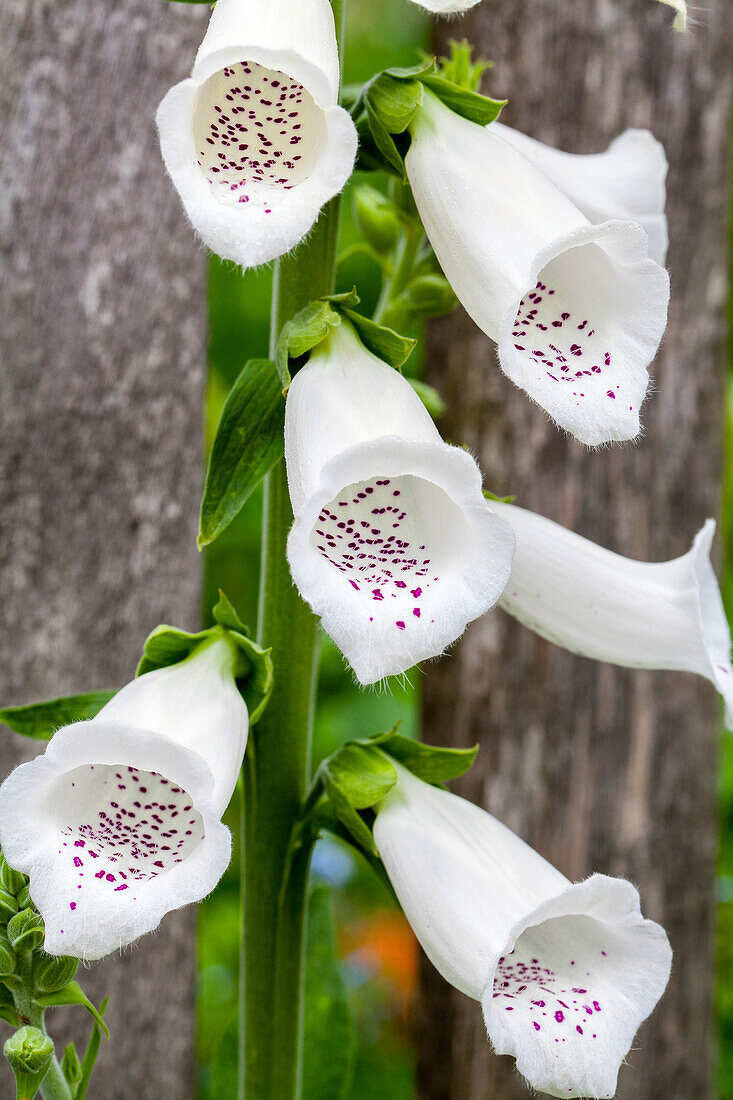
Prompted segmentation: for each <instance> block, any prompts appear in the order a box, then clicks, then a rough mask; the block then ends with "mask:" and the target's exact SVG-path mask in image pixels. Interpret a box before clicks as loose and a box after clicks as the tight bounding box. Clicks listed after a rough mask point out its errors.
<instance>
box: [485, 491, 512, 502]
mask: <svg viewBox="0 0 733 1100" xmlns="http://www.w3.org/2000/svg"><path fill="white" fill-rule="evenodd" d="M483 492H484V497H485V498H486V500H496V501H498V502H499V504H513V503H514V501H515V500H516V499H517V497H516V494H515V495H514V496H508V497H498V496H497V495H496V493H492V492H491V490H490V489H484V491H483Z"/></svg>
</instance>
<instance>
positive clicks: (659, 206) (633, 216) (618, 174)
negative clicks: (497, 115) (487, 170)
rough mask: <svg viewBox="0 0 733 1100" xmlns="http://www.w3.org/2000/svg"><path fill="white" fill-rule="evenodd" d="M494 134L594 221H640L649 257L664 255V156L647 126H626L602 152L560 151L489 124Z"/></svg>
mask: <svg viewBox="0 0 733 1100" xmlns="http://www.w3.org/2000/svg"><path fill="white" fill-rule="evenodd" d="M491 129H492V131H493V133H494V134H495V135H498V136H499V137H500V138H503V140H504V141H508V142H509V144H510V145H511V146H513V147H514V148H515V149H516V150H517V151H518V152H520V153H521V154H522V155H523V156H525V157H526V158H527V160H528V161H530V162H531V163H532V164H533V165H534V166H535V168H539V170H540V171H541V172H542V173H543V174H544V175H545V176H547V178H548V179H549V180H550V182H551V183H554V185H555V187H557V188H558V189H559V190H560V191H562V193H563V194H564V195H567V197H568V198H569V199H570V201H571V202H573V203H575V205H576V206H577V207H578V209H579V210H580V211H581V213H582V214H585V216H586V217H587V218H589V219H590V221H592V222H594V223H598V222H605V221H608V220H609V219H612V218H616V219H619V220H623V221H633V222H638V224H639V225H640V226H641V227H642V228H643V229H644V230H645V231H646V233H647V235H648V237H649V255H650V256H651V258H652V259H653V260H655V261H656V262H657V263H658V264H664V262H665V260H666V258H667V245H668V243H669V236H668V233H667V218H666V217H665V214H664V205H665V199H666V189H665V180H666V178H667V167H668V166H667V158H666V156H665V153H664V146H663V145H661V144H660V142H658V141H657V140H656V138H655V137H654V135H653V134H651V133H650V132H649V130H625V131H624V133H623V134H621V135H620V136H619V137H617V138H616V139H615V141H612V142H611V144H610V145H609V146H608V148H607V149H606V150H605V152H603V153H591V154H586V155H579V154H575V153H563V152H562V151H561V150H560V149H553V147H552V146H551V145H545V144H543V142H541V141H535V140H534V138H531V137H527V136H526V134H522V133H520V132H519V131H518V130H513V129H512V128H511V126H505V125H504V123H502V122H492V123H491Z"/></svg>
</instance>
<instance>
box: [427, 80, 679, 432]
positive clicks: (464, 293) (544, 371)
mask: <svg viewBox="0 0 733 1100" xmlns="http://www.w3.org/2000/svg"><path fill="white" fill-rule="evenodd" d="M405 165H406V169H407V175H408V177H409V180H410V184H411V186H412V190H413V194H414V197H415V202H416V203H417V207H418V210H419V212H420V216H421V218H422V220H423V223H424V225H425V229H426V231H427V234H428V237H429V238H430V243H431V244H432V246H433V248H434V250H435V253H436V255H437V257H438V260H439V261H440V264H441V266H442V268H443V271H444V272H445V275H446V277H447V279H448V281H449V282H450V284H451V286H452V287H453V289H454V290H455V292H456V294H457V295H458V297H459V299H460V300H461V302H462V304H463V305H464V307H465V308H466V310H467V311H468V313H469V314H470V315H471V317H472V318H473V320H474V321H475V322H476V324H477V325H478V326H479V328H481V329H482V330H483V331H484V332H485V333H486V334H487V335H488V336H490V337H491V338H492V339H493V340H496V342H497V344H498V347H499V360H500V363H501V366H502V369H503V370H504V372H505V373H506V374H507V375H508V376H509V377H510V378H511V379H512V381H513V382H515V383H516V384H517V385H518V386H520V387H521V388H522V389H523V390H525V391H526V392H527V393H528V394H529V396H530V397H531V398H532V399H533V400H534V401H536V402H537V403H538V404H539V405H541V406H542V408H543V409H545V410H546V412H547V413H549V415H550V416H551V417H552V418H553V420H555V421H556V422H557V423H558V424H559V425H560V427H562V428H565V429H566V430H567V431H568V432H571V433H572V434H573V435H575V436H576V437H577V438H578V439H579V440H581V442H583V443H587V444H588V445H589V446H595V445H597V444H600V443H606V442H610V441H612V440H624V439H632V438H634V436H636V435H637V434H638V432H639V430H640V421H639V409H640V406H641V403H642V401H643V400H644V395H645V394H646V390H647V386H648V382H649V376H648V374H647V366H648V365H649V363H650V361H651V360H652V358H653V356H654V354H655V352H656V350H657V347H658V345H659V341H660V340H661V337H662V333H663V332H664V328H665V325H666V319H667V303H668V300H669V279H668V277H667V273H666V272H665V271H664V269H663V268H661V267H660V266H659V265H658V264H656V263H654V261H653V260H650V259H649V257H648V255H647V237H646V233H645V232H644V230H643V229H642V228H641V227H640V226H639V225H637V224H635V223H633V222H631V221H607V222H604V223H602V224H600V225H593V224H591V222H590V221H589V219H588V218H587V217H586V216H585V215H584V214H582V213H581V211H580V210H578V208H577V206H575V205H574V204H573V203H572V202H570V200H569V199H568V198H566V196H565V195H563V194H562V193H561V192H560V191H559V190H558V189H557V188H556V187H554V186H553V185H552V183H551V182H550V181H549V179H548V178H547V177H546V176H545V175H543V173H542V172H540V171H539V170H538V169H537V168H535V167H534V166H533V165H532V164H530V163H529V161H528V160H527V158H526V157H525V156H522V155H521V154H520V153H518V152H517V151H516V149H514V148H512V146H511V145H510V144H509V143H508V142H506V141H504V140H502V138H500V137H499V136H498V134H497V132H496V130H495V129H494V126H493V125H491V126H488V127H482V126H479V125H477V124H475V123H473V122H469V121H468V120H467V119H464V118H461V117H460V116H458V115H456V114H455V113H454V112H452V111H451V110H449V109H448V108H447V107H446V106H444V104H442V103H441V102H440V101H439V100H438V99H437V97H436V96H434V95H433V94H432V93H431V92H430V91H428V89H425V90H424V96H423V103H422V106H421V107H420V108H419V109H418V110H417V112H416V114H415V118H414V120H413V123H412V144H411V146H410V149H409V151H408V153H407V156H406V158H405Z"/></svg>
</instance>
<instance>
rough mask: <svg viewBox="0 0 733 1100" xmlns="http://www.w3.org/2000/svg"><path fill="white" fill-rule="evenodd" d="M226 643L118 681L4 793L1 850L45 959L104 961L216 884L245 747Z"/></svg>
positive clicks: (242, 712)
mask: <svg viewBox="0 0 733 1100" xmlns="http://www.w3.org/2000/svg"><path fill="white" fill-rule="evenodd" d="M236 661H237V656H236V652H235V650H234V648H233V647H232V645H231V644H230V642H229V640H228V639H227V638H226V637H220V638H218V639H216V640H213V641H209V642H205V643H204V644H203V645H202V646H200V647H199V648H198V649H197V650H195V651H194V653H193V654H192V655H191V656H190V657H188V658H187V659H186V660H184V661H181V662H180V663H178V664H175V665H171V666H169V667H167V668H161V669H156V670H155V671H152V672H148V673H145V674H144V675H142V676H139V677H138V678H137V679H135V680H132V681H131V682H130V683H129V684H127V685H126V686H125V687H124V688H122V690H121V691H120V692H118V694H117V695H115V696H114V697H113V698H112V700H111V701H110V702H109V703H107V705H106V706H104V707H103V708H102V710H101V711H100V712H99V714H98V715H97V716H96V717H94V718H92V719H90V720H89V721H86V722H77V723H75V724H73V725H70V726H66V727H64V728H63V729H60V730H59V731H58V732H57V733H56V734H54V736H53V737H52V739H51V741H50V742H49V745H48V747H47V749H46V751H45V753H43V754H42V755H40V756H38V757H36V759H35V760H32V761H30V762H29V763H26V764H21V765H20V767H18V768H16V769H15V771H14V772H12V773H11V775H10V776H9V777H8V779H6V780H5V782H4V783H3V785H2V787H0V845H2V850H3V852H4V854H5V855H6V857H7V859H8V862H9V863H10V864H11V865H12V866H13V867H15V868H16V869H17V870H19V871H23V872H24V873H25V874H27V875H28V876H29V878H30V883H29V889H30V894H31V897H32V899H33V901H34V903H35V905H36V907H37V908H38V910H39V912H40V913H41V916H42V917H43V919H44V922H45V927H46V939H45V949H46V951H47V952H48V953H49V954H51V955H73V956H76V957H77V958H83V959H99V958H102V956H104V955H108V954H109V953H110V952H112V951H117V950H119V949H120V948H121V947H124V946H125V945H126V944H129V943H131V942H132V941H133V940H135V939H137V937H138V936H141V935H143V933H145V932H150V931H152V930H153V929H154V928H156V927H157V925H158V924H159V923H160V921H161V919H162V918H163V916H164V915H165V914H166V913H167V912H169V911H170V910H172V909H177V908H179V907H180V906H182V905H187V904H188V903H189V902H194V901H199V900H200V899H201V898H203V897H205V895H206V894H208V893H210V891H211V890H213V888H214V886H215V885H216V884H217V882H218V881H219V879H220V878H221V876H222V874H223V873H224V870H225V869H226V866H227V864H228V862H229V858H230V849H231V838H230V835H229V830H228V829H227V828H226V827H225V826H224V825H223V824H222V822H221V816H222V814H223V812H224V810H225V809H226V806H227V803H228V802H229V799H230V797H231V795H232V792H233V790H234V787H235V785H236V782H237V777H238V774H239V769H240V766H241V763H242V757H243V755H244V749H245V746H246V742H247V731H248V716H247V708H246V706H245V703H244V700H243V699H242V697H241V695H240V693H239V691H238V689H237V686H236V683H235V679H234V676H235V669H236Z"/></svg>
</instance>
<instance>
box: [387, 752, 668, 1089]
mask: <svg viewBox="0 0 733 1100" xmlns="http://www.w3.org/2000/svg"><path fill="white" fill-rule="evenodd" d="M395 767H396V769H397V773H398V776H399V782H398V784H397V786H396V787H395V788H393V790H392V791H390V793H389V794H388V795H387V797H386V798H385V799H384V800H383V801H382V802H381V803H380V804H379V807H378V810H377V818H376V821H375V823H374V839H375V841H376V844H377V848H378V849H379V854H380V856H381V858H382V862H383V863H384V866H385V869H386V871H387V874H388V875H389V878H390V881H391V883H392V885H393V887H394V889H395V893H396V894H397V897H398V899H399V901H400V904H401V905H402V908H403V910H404V912H405V915H406V917H407V919H408V920H409V922H410V924H411V925H412V928H413V930H414V932H415V934H416V936H417V938H418V939H419V941H420V943H421V944H422V947H423V949H424V950H425V952H426V954H427V955H428V958H429V959H430V960H431V962H432V963H433V965H434V966H435V967H436V968H437V969H438V970H439V971H440V973H441V974H442V975H443V977H444V978H446V980H447V981H449V982H450V983H451V984H452V985H454V986H456V988H457V989H460V990H461V992H463V993H465V994H466V995H467V996H469V997H472V998H474V1000H477V1001H480V1002H481V1004H482V1007H483V1013H484V1020H485V1023H486V1027H487V1030H488V1034H489V1039H490V1040H491V1043H492V1045H493V1047H494V1049H495V1050H496V1052H497V1054H511V1055H513V1056H514V1058H516V1061H517V1068H518V1069H519V1071H520V1072H521V1073H522V1074H523V1075H524V1076H525V1077H526V1078H527V1080H528V1082H529V1084H530V1085H531V1086H532V1087H533V1088H536V1089H538V1090H539V1091H540V1092H544V1093H549V1095H550V1096H562V1097H579V1096H582V1097H610V1096H613V1095H614V1093H615V1091H616V1079H617V1076H618V1071H619V1067H620V1065H621V1062H622V1061H623V1059H624V1057H625V1055H626V1054H627V1052H628V1050H629V1049H630V1047H631V1044H632V1042H633V1039H634V1035H635V1034H636V1031H637V1029H638V1028H639V1026H640V1024H641V1023H642V1021H643V1020H645V1019H646V1017H647V1016H648V1015H649V1013H650V1012H651V1011H652V1009H653V1008H654V1006H655V1004H656V1003H657V1001H658V1000H659V998H660V997H661V995H662V993H663V992H664V989H665V987H666V985H667V981H668V979H669V973H670V964H671V950H670V947H669V943H668V940H667V937H666V935H665V932H664V929H662V928H661V927H660V926H659V925H658V924H654V923H653V922H652V921H648V920H644V919H643V917H642V915H641V912H640V909H639V895H638V893H637V891H636V889H635V888H634V887H633V886H632V885H631V883H630V882H626V881H624V880H623V879H615V878H609V877H607V876H606V875H593V876H591V878H589V879H587V880H586V881H585V882H581V883H576V884H573V883H571V882H570V881H569V880H568V879H567V878H565V876H564V875H562V874H561V873H560V872H559V871H557V870H556V869H555V868H554V867H552V866H551V864H549V863H548V862H547V861H546V860H544V859H543V858H542V856H540V855H539V854H538V853H537V852H535V851H533V850H532V848H530V847H529V846H528V845H527V844H525V843H524V842H523V841H522V840H520V838H519V837H518V836H515V834H514V833H512V832H511V831H510V830H509V829H507V828H506V827H505V826H504V825H502V824H501V823H500V822H499V821H497V820H496V819H495V818H493V817H491V815H490V814H488V813H486V812H485V811H484V810H482V809H480V808H479V807H478V806H474V805H473V804H472V803H470V802H467V801H465V800H464V799H462V798H458V797H457V796H456V795H453V794H450V793H449V792H448V791H445V790H442V789H438V788H436V787H431V786H430V785H429V784H427V783H424V782H423V781H422V780H420V779H417V778H416V777H415V776H414V775H412V774H411V773H410V772H408V771H406V770H405V769H404V768H403V767H401V766H400V765H399V764H395Z"/></svg>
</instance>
